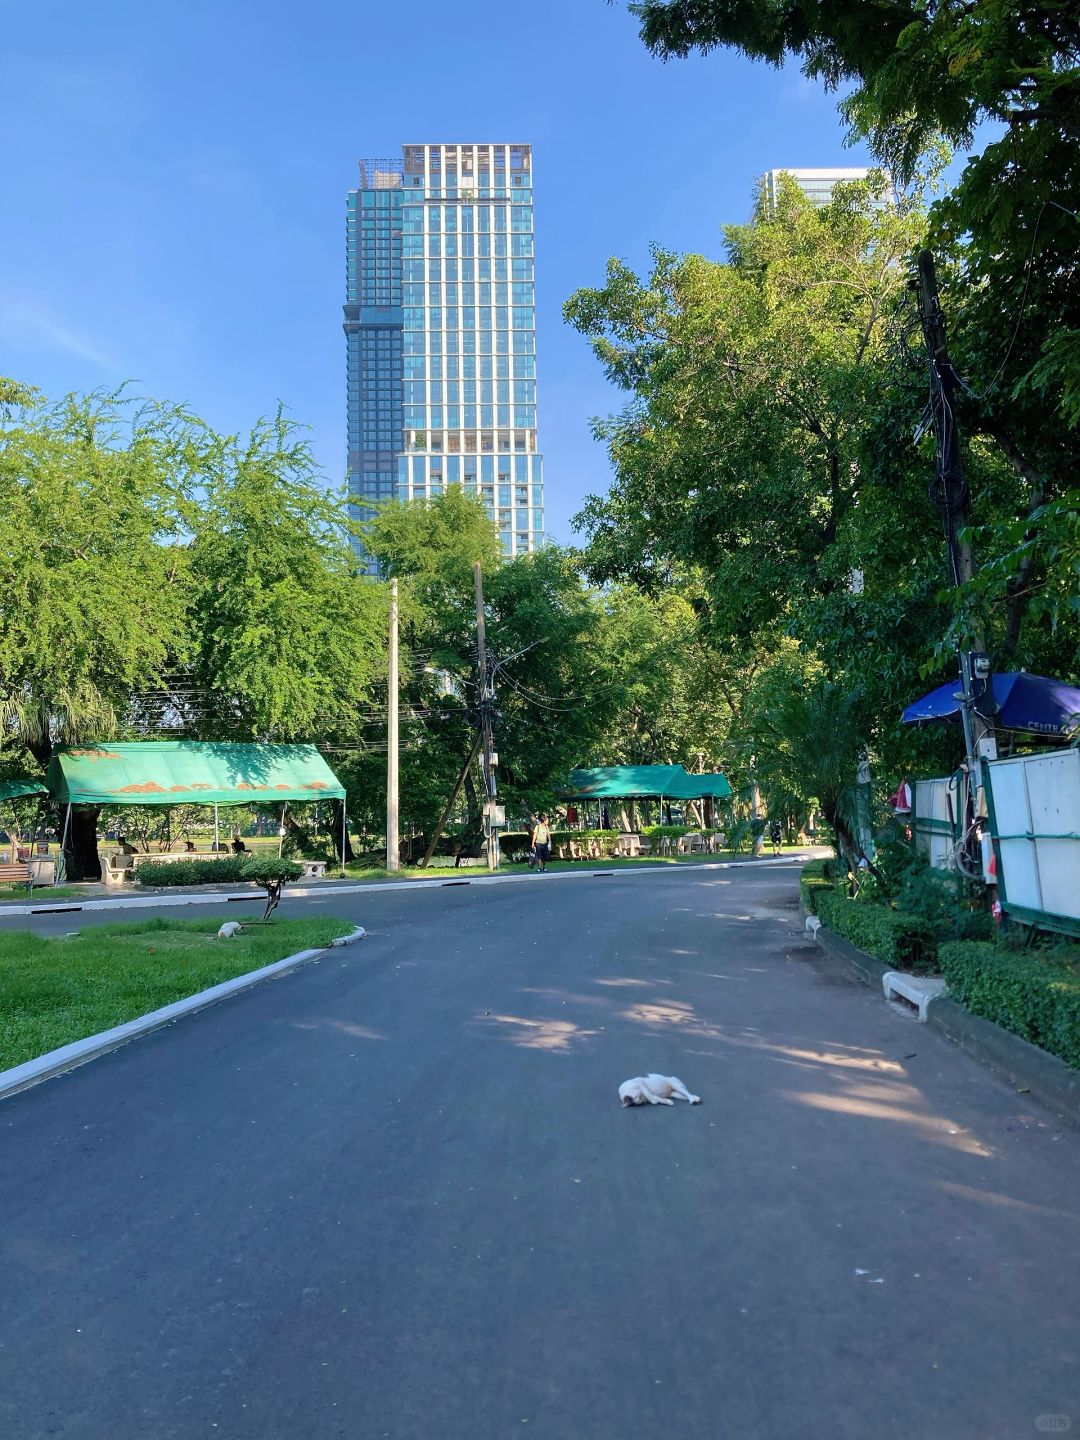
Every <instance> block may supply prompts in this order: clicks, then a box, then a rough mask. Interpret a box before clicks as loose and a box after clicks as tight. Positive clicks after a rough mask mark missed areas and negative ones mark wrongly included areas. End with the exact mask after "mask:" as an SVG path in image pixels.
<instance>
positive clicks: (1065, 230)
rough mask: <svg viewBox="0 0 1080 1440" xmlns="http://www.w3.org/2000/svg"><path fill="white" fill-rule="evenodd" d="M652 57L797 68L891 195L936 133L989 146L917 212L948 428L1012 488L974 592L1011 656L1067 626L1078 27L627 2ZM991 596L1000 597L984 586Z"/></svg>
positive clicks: (1054, 16) (1051, 11)
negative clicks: (1027, 632) (953, 396)
mask: <svg viewBox="0 0 1080 1440" xmlns="http://www.w3.org/2000/svg"><path fill="white" fill-rule="evenodd" d="M630 9H631V10H632V11H633V12H634V13H635V14H636V15H637V17H638V18H639V20H640V22H641V34H642V37H643V39H644V40H645V43H646V44H647V45H648V46H649V48H650V49H651V50H652V51H653V52H654V53H655V54H657V55H658V56H661V57H663V58H665V59H666V58H671V57H674V56H684V55H688V54H689V53H691V52H692V51H695V50H697V51H701V52H706V51H709V50H711V49H713V48H715V47H717V46H720V45H726V46H731V47H733V48H735V49H737V50H739V51H741V52H742V53H743V54H745V55H747V56H750V57H751V58H753V59H759V60H764V61H766V62H768V63H770V64H773V65H777V66H779V65H781V64H783V63H784V62H785V61H786V59H787V58H788V57H793V58H796V59H797V60H799V61H800V62H801V64H802V68H803V72H804V74H806V75H807V76H809V77H811V78H813V79H817V80H821V81H822V82H824V84H825V85H826V87H827V88H829V89H832V90H837V89H839V88H844V89H847V90H849V92H850V93H849V94H848V96H847V98H846V99H845V100H844V101H843V102H842V104H841V107H840V108H841V111H842V113H843V114H844V116H845V117H846V119H847V121H848V123H849V125H850V127H851V132H852V135H853V136H856V137H863V138H866V139H867V140H869V142H870V145H871V148H872V150H873V152H874V153H875V154H876V155H877V157H878V158H879V160H880V161H881V163H882V164H883V165H885V166H886V167H887V168H889V169H890V170H891V172H892V174H893V176H894V178H895V180H896V181H897V182H898V183H899V184H900V185H906V184H907V183H908V182H909V181H910V180H911V178H912V177H913V176H914V175H915V174H916V173H917V171H918V168H919V165H920V156H921V155H922V154H923V153H924V152H925V151H926V149H927V148H928V146H930V145H931V144H932V143H933V142H934V141H935V138H936V137H937V136H944V137H945V138H946V140H947V141H948V142H950V143H951V144H952V145H953V146H956V147H959V148H964V149H966V148H968V147H969V146H970V145H971V144H972V142H973V139H974V138H975V136H976V130H977V127H978V126H980V125H981V124H984V123H985V122H990V124H989V133H990V134H991V137H992V138H991V139H990V140H989V141H988V143H986V144H985V145H984V146H983V148H982V149H981V151H979V152H978V153H976V154H974V155H973V156H972V157H971V158H970V159H969V161H968V163H967V165H966V168H965V169H964V171H963V173H962V175H961V176H960V179H959V180H958V182H957V183H956V184H955V185H954V186H953V187H952V188H951V190H950V191H949V192H948V193H947V194H945V195H944V196H943V197H942V198H941V199H940V200H938V201H937V203H936V204H935V205H934V206H933V207H932V209H931V212H930V216H929V224H928V234H927V239H928V240H929V242H930V243H931V244H932V245H933V247H934V249H935V250H936V251H937V252H938V254H939V256H940V258H941V260H942V261H943V264H942V265H941V266H940V267H939V268H940V271H941V275H942V280H943V284H942V296H943V302H944V305H945V308H946V313H947V315H948V317H949V321H950V328H951V334H952V348H953V358H954V361H955V362H956V365H957V368H958V370H959V372H960V374H961V375H962V376H963V377H964V380H965V390H964V393H963V395H962V397H961V399H960V401H959V402H958V406H957V411H956V418H957V420H958V421H959V424H960V426H961V428H962V429H963V430H964V431H965V432H966V433H967V434H969V435H974V436H982V437H986V438H987V439H988V440H990V441H991V442H993V444H994V445H995V446H996V447H997V449H998V452H999V453H1000V455H1001V456H1002V457H1003V459H1004V460H1005V462H1006V463H1007V464H1008V465H1009V466H1010V467H1011V468H1012V470H1013V472H1014V475H1015V485H1014V504H1013V505H1012V506H1011V507H1009V509H1007V510H1006V511H1004V512H1003V513H1001V514H999V515H997V516H994V517H991V518H989V519H983V520H981V521H980V524H982V525H983V526H984V528H983V530H982V533H981V535H980V537H979V538H980V540H981V541H982V543H983V545H984V546H989V547H990V548H991V549H992V550H993V551H994V552H995V553H994V557H993V560H992V564H991V567H990V571H989V573H988V574H986V575H985V576H984V577H983V582H982V584H981V585H980V586H978V587H976V588H977V590H978V592H979V596H978V598H980V599H982V600H984V601H986V602H987V603H989V604H990V605H991V606H992V607H999V608H1000V609H1001V611H1002V614H1003V624H1004V634H1003V636H1002V644H1001V648H1002V650H1003V652H1005V653H1006V654H1007V655H1008V656H1009V657H1010V663H1014V662H1015V659H1016V658H1017V657H1018V656H1019V655H1020V654H1021V652H1022V645H1021V636H1020V629H1021V626H1022V624H1023V622H1024V619H1025V615H1026V612H1027V611H1028V609H1029V607H1030V608H1033V609H1034V610H1035V612H1036V615H1037V616H1039V617H1040V618H1041V619H1043V620H1045V621H1046V622H1047V623H1048V624H1049V625H1050V626H1051V627H1058V626H1060V625H1061V624H1062V622H1064V621H1067V620H1074V619H1075V615H1076V610H1075V607H1074V606H1073V605H1072V603H1071V599H1072V597H1073V596H1074V595H1075V590H1076V584H1077V578H1078V576H1080V554H1078V551H1077V546H1076V538H1075V537H1076V523H1077V522H1076V516H1077V514H1078V512H1080V500H1078V495H1077V490H1076V485H1075V481H1074V478H1073V477H1074V476H1075V473H1076V466H1077V460H1078V450H1080V446H1078V443H1077V439H1076V432H1077V426H1078V424H1080V66H1078V59H1080V18H1078V12H1077V10H1076V7H1075V5H1067V4H1061V3H1058V0H1034V3H1032V4H1028V5H1023V6H1017V5H1015V4H1010V3H1009V0H966V3H963V4H958V3H954V0H932V3H929V4H921V5H909V4H904V3H899V4H890V5H866V4H864V3H861V0H833V3H829V4H826V5H818V4H812V3H810V0H785V3H782V4H779V5H772V4H768V5H766V4H752V5H743V6H730V5H727V4H723V3H718V0H640V3H635V4H632V5H631V6H630ZM998 582H1002V584H1003V585H1004V587H1005V588H1003V589H996V590H995V587H996V586H997V585H998Z"/></svg>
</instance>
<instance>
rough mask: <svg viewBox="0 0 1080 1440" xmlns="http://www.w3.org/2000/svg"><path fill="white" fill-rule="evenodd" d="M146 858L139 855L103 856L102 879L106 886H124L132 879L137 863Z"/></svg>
mask: <svg viewBox="0 0 1080 1440" xmlns="http://www.w3.org/2000/svg"><path fill="white" fill-rule="evenodd" d="M140 858H145V857H140V856H138V855H103V856H102V857H101V878H102V879H103V880H104V881H105V884H106V885H123V883H124V881H125V880H130V879H132V871H133V867H134V864H135V861H136V860H138V859H140Z"/></svg>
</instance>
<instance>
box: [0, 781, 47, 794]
mask: <svg viewBox="0 0 1080 1440" xmlns="http://www.w3.org/2000/svg"><path fill="white" fill-rule="evenodd" d="M48 793H49V790H48V786H46V785H42V783H41V781H40V780H31V779H30V777H29V776H27V777H26V778H25V779H19V780H0V800H22V799H25V798H26V797H27V796H30V795H47V794H48Z"/></svg>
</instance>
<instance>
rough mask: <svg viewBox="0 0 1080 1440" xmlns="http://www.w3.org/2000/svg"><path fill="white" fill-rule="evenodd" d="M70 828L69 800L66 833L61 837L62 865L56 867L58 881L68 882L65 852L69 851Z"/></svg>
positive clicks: (65, 823)
mask: <svg viewBox="0 0 1080 1440" xmlns="http://www.w3.org/2000/svg"><path fill="white" fill-rule="evenodd" d="M70 826H71V801H70V800H69V801H68V807H67V813H66V814H65V815H64V833H63V834H62V835H61V837H60V863H59V864H58V865H57V867H56V874H57V879H58V880H66V879H67V859H66V856H65V851H66V850H67V838H68V830H69V828H70Z"/></svg>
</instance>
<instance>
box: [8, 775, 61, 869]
mask: <svg viewBox="0 0 1080 1440" xmlns="http://www.w3.org/2000/svg"><path fill="white" fill-rule="evenodd" d="M48 793H49V792H48V790H47V789H46V788H45V786H44V785H42V783H41V781H40V780H33V779H31V778H30V776H29V775H19V776H14V777H12V779H10V780H0V805H2V804H3V802H4V801H5V800H29V799H32V798H33V797H34V796H35V795H47V794H48ZM12 828H13V829H16V827H12ZM2 843H3V844H4V845H7V844H11V845H12V847H13V848H12V849H11V850H10V851H7V850H5V852H4V853H5V855H7V854H12V855H17V854H18V847H19V844H20V843H21V842H20V840H19V836H18V833H17V829H16V833H15V834H14V835H13V836H12V837H11V839H10V840H8V839H5V840H4V841H3V842H2Z"/></svg>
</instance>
